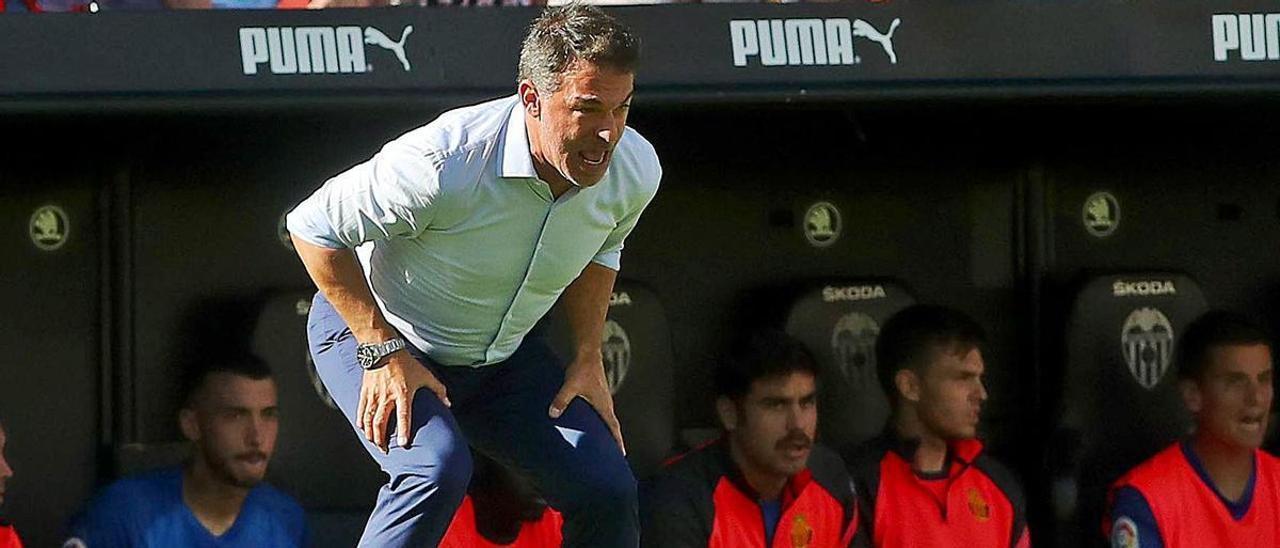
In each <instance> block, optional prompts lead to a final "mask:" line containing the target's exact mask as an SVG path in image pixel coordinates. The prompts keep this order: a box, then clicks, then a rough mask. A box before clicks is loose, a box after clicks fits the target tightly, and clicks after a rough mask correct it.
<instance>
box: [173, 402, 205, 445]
mask: <svg viewBox="0 0 1280 548" xmlns="http://www.w3.org/2000/svg"><path fill="white" fill-rule="evenodd" d="M178 426H179V427H181V428H182V436H183V437H185V438H187V441H199V439H200V422H199V421H197V420H196V412H195V410H194V409H187V408H183V409H182V410H181V411H179V412H178Z"/></svg>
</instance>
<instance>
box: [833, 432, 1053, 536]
mask: <svg viewBox="0 0 1280 548" xmlns="http://www.w3.org/2000/svg"><path fill="white" fill-rule="evenodd" d="M917 447H919V442H918V440H901V439H898V438H897V436H894V435H892V434H885V435H881V436H880V437H878V438H876V439H874V440H871V441H870V442H867V443H866V444H864V445H863V446H861V447H859V448H857V449H854V450H852V451H847V452H846V453H845V455H846V461H847V462H848V463H849V466H850V474H851V475H852V476H853V478H854V482H855V484H856V485H857V490H858V493H859V495H860V496H861V503H862V515H863V516H865V518H864V519H863V528H864V529H867V530H868V533H867V535H868V536H869V537H870V538H871V542H872V545H874V546H875V547H876V548H888V547H917V546H931V547H950V546H955V547H966V548H976V547H979V546H981V547H998V546H1008V547H1016V548H1023V547H1029V546H1030V543H1031V537H1030V533H1029V532H1028V530H1027V517H1026V516H1027V514H1026V499H1025V496H1024V495H1023V492H1022V488H1021V487H1020V486H1019V484H1018V482H1017V480H1015V479H1014V476H1013V474H1012V473H1011V472H1009V470H1008V469H1006V468H1005V467H1004V466H1002V465H1000V463H998V462H996V461H995V460H994V459H992V458H991V457H989V456H987V455H986V454H985V453H983V447H982V442H980V441H978V440H962V441H956V442H952V443H951V444H950V445H949V448H948V452H947V465H946V470H945V472H942V473H939V474H936V475H927V474H921V473H918V472H916V471H915V470H913V469H912V461H913V460H914V455H915V451H916V448H917Z"/></svg>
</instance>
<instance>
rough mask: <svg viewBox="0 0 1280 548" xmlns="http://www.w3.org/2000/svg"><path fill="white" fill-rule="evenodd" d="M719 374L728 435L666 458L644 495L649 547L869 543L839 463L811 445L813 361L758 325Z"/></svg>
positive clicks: (719, 402) (813, 547) (719, 404)
mask: <svg viewBox="0 0 1280 548" xmlns="http://www.w3.org/2000/svg"><path fill="white" fill-rule="evenodd" d="M737 348H738V351H736V352H734V353H733V355H732V356H731V357H730V359H729V360H726V361H724V362H723V363H721V364H720V365H719V366H718V367H717V370H716V373H715V383H716V394H717V398H716V412H717V414H718V415H719V417H720V422H721V424H722V426H723V428H724V435H723V436H722V437H721V438H719V439H717V440H716V441H713V442H711V443H709V444H707V445H704V446H702V447H700V448H698V449H695V450H693V451H691V452H689V453H686V454H684V455H682V456H680V457H677V458H676V459H674V460H673V461H672V462H670V463H668V465H667V467H666V468H665V469H664V470H663V472H662V473H661V474H660V476H659V477H658V478H657V480H656V483H655V485H654V486H653V488H652V490H650V491H649V492H647V493H646V496H644V497H643V500H642V504H641V506H642V511H641V520H642V521H641V523H642V527H641V545H642V546H644V547H646V548H649V547H652V548H659V547H661V548H685V547H695V546H697V547H707V548H724V547H735V548H736V547H743V548H756V547H758V548H766V547H783V546H786V547H790V546H805V547H808V548H827V547H842V548H843V547H846V546H865V542H866V541H865V539H864V538H862V537H856V538H855V536H856V535H857V533H858V506H857V497H856V495H855V493H854V492H853V488H852V482H851V481H850V479H849V477H848V475H847V473H846V471H845V470H844V463H843V462H841V461H840V458H839V457H838V456H837V455H836V454H835V453H834V452H832V451H830V450H827V449H825V448H823V447H821V446H817V445H815V444H814V435H815V434H816V430H817V424H818V414H817V371H818V370H817V366H816V365H815V363H814V360H813V357H812V356H811V355H810V354H809V353H808V352H807V351H806V350H805V349H804V347H803V346H801V345H800V343H798V342H796V341H795V340H793V339H791V338H789V337H787V336H786V335H785V334H782V333H780V332H776V331H763V332H759V333H756V334H754V335H753V336H751V337H749V338H748V340H747V341H746V342H745V344H741V345H738V346H737Z"/></svg>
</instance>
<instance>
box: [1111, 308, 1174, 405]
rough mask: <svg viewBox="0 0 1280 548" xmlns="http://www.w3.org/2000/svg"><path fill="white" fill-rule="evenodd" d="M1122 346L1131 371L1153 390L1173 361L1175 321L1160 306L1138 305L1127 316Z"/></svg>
mask: <svg viewBox="0 0 1280 548" xmlns="http://www.w3.org/2000/svg"><path fill="white" fill-rule="evenodd" d="M1120 347H1121V352H1122V353H1123V354H1124V362H1125V364H1126V365H1128V366H1129V374H1130V375H1133V379H1134V380H1135V381H1138V384H1139V385H1141V386H1142V387H1143V388H1145V389H1147V390H1151V389H1153V388H1155V387H1156V385H1157V384H1160V379H1162V378H1164V374H1165V373H1166V372H1168V371H1169V364H1170V363H1171V362H1172V361H1173V325H1172V324H1170V323H1169V318H1167V317H1165V315H1164V313H1163V312H1160V310H1159V309H1156V308H1152V307H1143V308H1139V309H1136V310H1134V311H1133V312H1130V313H1129V317H1128V318H1125V320H1124V328H1123V329H1122V330H1121V331H1120Z"/></svg>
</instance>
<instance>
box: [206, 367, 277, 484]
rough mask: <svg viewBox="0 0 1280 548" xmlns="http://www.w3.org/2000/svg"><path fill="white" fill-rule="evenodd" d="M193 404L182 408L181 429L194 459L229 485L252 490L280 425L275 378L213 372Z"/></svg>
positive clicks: (265, 468)
mask: <svg viewBox="0 0 1280 548" xmlns="http://www.w3.org/2000/svg"><path fill="white" fill-rule="evenodd" d="M192 407H193V408H192V409H188V410H184V411H183V431H184V433H186V435H187V437H188V438H189V439H191V441H192V442H194V444H195V446H196V453H197V454H196V458H199V459H203V460H204V462H205V464H206V465H208V468H209V470H211V471H212V472H213V473H214V474H215V475H216V476H218V477H219V478H220V479H221V480H222V481H224V482H226V483H227V484H230V485H235V486H238V487H243V488H251V487H253V486H254V485H257V484H258V482H260V481H262V479H263V477H264V476H265V475H266V473H267V462H268V461H269V460H270V459H271V455H272V453H274V452H275V446H276V433H277V431H278V428H279V419H278V417H277V409H276V385H275V382H274V381H272V380H271V379H261V380H254V379H250V378H248V377H244V376H241V375H234V374H231V373H215V374H212V375H210V376H209V377H208V378H206V379H205V381H204V386H203V387H201V388H200V391H199V393H198V394H197V395H196V398H195V401H194V402H193V405H192Z"/></svg>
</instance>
